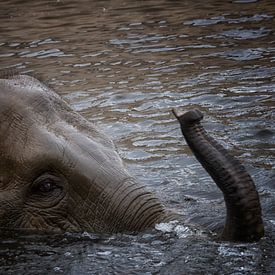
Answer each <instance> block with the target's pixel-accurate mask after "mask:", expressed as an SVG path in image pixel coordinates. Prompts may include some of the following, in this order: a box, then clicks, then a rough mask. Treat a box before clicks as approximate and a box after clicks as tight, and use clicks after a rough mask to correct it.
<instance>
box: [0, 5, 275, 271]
mask: <svg viewBox="0 0 275 275" xmlns="http://www.w3.org/2000/svg"><path fill="white" fill-rule="evenodd" d="M274 16H275V4H274V1H272V0H270V1H264V0H263V1H253V0H250V1H249V0H236V1H214V0H212V1H164V0H163V1H119V0H113V1H61V0H60V1H41V0H38V1H20V0H17V1H15V0H14V1H8V0H7V1H5V0H2V1H1V2H0V23H1V24H0V34H1V36H0V68H1V69H3V68H17V69H19V70H20V71H21V72H25V73H29V74H31V75H33V76H36V77H38V78H40V79H42V80H43V81H44V82H46V83H47V84H48V85H50V86H51V87H53V88H54V89H55V90H57V91H58V92H59V93H60V94H61V95H63V97H65V98H66V99H67V100H68V101H69V103H70V104H71V106H72V107H73V108H74V109H75V110H77V111H79V112H80V113H82V114H83V115H84V116H85V117H86V118H88V119H89V120H91V121H94V122H96V123H97V124H98V125H99V126H100V127H101V128H102V129H103V130H104V131H105V132H107V133H109V134H110V135H111V136H112V138H113V139H114V141H115V142H116V144H117V145H118V148H119V151H120V154H121V156H122V158H123V159H124V161H125V163H126V164H127V165H128V167H129V169H130V170H131V172H132V173H133V174H135V175H136V176H137V177H138V178H139V179H140V180H141V181H144V182H146V183H147V184H148V185H149V186H150V188H151V189H153V190H154V191H155V192H156V193H157V194H158V196H159V197H160V198H161V199H162V200H163V201H164V202H165V203H166V205H167V206H169V207H170V208H174V209H176V211H178V212H181V213H182V214H183V215H184V216H186V217H192V216H193V215H194V213H197V214H198V213H199V214H200V215H201V216H202V217H204V219H205V221H206V223H209V220H212V221H213V224H216V223H219V222H222V221H223V218H224V205H223V200H222V196H221V193H220V192H219V191H218V189H217V188H216V186H215V184H214V183H213V182H212V180H211V179H210V178H209V177H208V175H207V174H206V173H205V172H204V171H203V170H202V168H201V167H200V165H199V164H198V163H197V161H196V160H195V159H194V157H193V156H192V155H191V153H190V151H189V149H188V148H187V146H186V145H185V142H184V140H183V139H182V137H181V134H180V131H179V127H178V124H177V122H176V121H175V119H174V118H173V116H172V115H171V112H170V110H171V108H172V107H182V108H183V109H185V110H188V109H191V108H194V107H196V108H199V109H200V110H201V111H203V112H204V114H205V123H204V125H205V127H206V129H207V130H208V131H209V132H210V133H211V135H212V136H214V137H215V138H217V139H218V140H219V141H220V142H221V143H222V144H223V145H224V146H225V147H226V148H227V149H228V150H230V151H231V152H232V153H233V154H235V155H236V156H238V157H239V158H240V159H241V161H243V163H244V164H245V165H246V166H247V168H248V170H249V171H250V173H251V174H252V176H253V178H254V180H255V182H256V185H257V187H258V190H259V193H260V198H261V202H262V205H263V214H264V220H265V224H266V228H267V233H266V237H265V238H264V239H263V240H262V241H260V242H259V243H257V244H230V243H218V242H214V241H213V240H212V239H211V237H210V236H209V234H207V232H203V231H201V230H196V228H195V229H194V228H193V229H191V228H189V227H185V226H184V225H182V224H168V225H167V224H166V225H163V226H159V227H157V229H155V230H151V231H149V232H145V233H143V234H140V235H137V236H128V235H114V236H108V235H107V236H106V235H103V236H98V235H93V234H79V235H78V234H77V235H70V234H65V235H64V236H34V235H21V234H15V233H14V234H6V233H5V234H3V233H2V236H1V240H0V273H1V274H155V273H161V274H274V272H275V252H274V250H275V229H274V226H275V174H274V167H275V152H274V151H275V149H274V148H275V146H274V145H275V127H274V125H275V122H274V121H275V111H274V110H275V103H274V91H275V84H274V76H275V67H274V62H275V59H274V52H275V37H274V24H275V22H274V21H275V20H274ZM163 231H165V232H163Z"/></svg>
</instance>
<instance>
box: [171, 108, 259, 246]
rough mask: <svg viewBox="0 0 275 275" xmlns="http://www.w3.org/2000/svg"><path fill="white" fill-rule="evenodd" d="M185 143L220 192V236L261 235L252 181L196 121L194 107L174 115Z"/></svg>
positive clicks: (232, 238) (255, 237) (255, 238)
mask: <svg viewBox="0 0 275 275" xmlns="http://www.w3.org/2000/svg"><path fill="white" fill-rule="evenodd" d="M173 113H174V115H175V116H176V117H177V119H178V121H179V122H180V125H181V130H182V133H183V135H184V137H185V139H186V142H187V144H188V145H189V147H190V148H191V150H192V151H193V153H194V155H195V156H196V158H197V159H198V161H199V162H200V163H201V164H202V166H203V167H204V168H205V169H206V171H207V172H208V173H209V174H210V176H211V177H212V178H213V180H214V181H215V182H216V184H217V185H218V187H219V188H220V189H221V191H222V192H223V195H224V199H225V204H226V210H227V217H226V223H225V227H224V229H223V232H222V235H221V239H222V240H226V241H244V242H253V241H258V240H259V239H260V238H261V237H262V236H263V235H264V226H263V221H262V215H261V205H260V201H259V196H258V192H257V190H256V187H255V184H254V182H253V180H252V178H251V177H250V175H249V174H248V173H247V172H246V170H245V168H244V166H243V165H242V164H241V163H240V162H239V161H238V160H237V159H236V158H234V157H233V156H231V155H230V154H229V153H228V152H227V151H226V150H225V149H224V148H223V147H222V146H221V145H220V144H218V143H217V142H216V141H215V140H214V139H213V138H211V137H209V136H208V135H207V133H206V131H205V130H204V129H203V127H202V126H201V124H200V120H202V118H203V115H202V113H201V112H200V111H198V110H191V111H189V112H187V113H184V114H178V113H177V112H176V111H175V110H173Z"/></svg>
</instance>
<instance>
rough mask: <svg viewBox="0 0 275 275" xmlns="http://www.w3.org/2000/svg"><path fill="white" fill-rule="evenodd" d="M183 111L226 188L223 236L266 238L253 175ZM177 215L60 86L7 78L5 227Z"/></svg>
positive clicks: (1, 120)
mask: <svg viewBox="0 0 275 275" xmlns="http://www.w3.org/2000/svg"><path fill="white" fill-rule="evenodd" d="M198 114H199V115H198ZM175 115H176V117H177V118H178V120H179V122H180V124H181V128H182V131H183V134H184V135H185V138H186V139H187V142H188V144H189V145H190V147H191V149H192V150H193V151H194V153H195V155H196V157H197V158H198V159H199V161H200V162H201V163H202V165H203V166H204V167H205V168H206V170H207V171H208V172H209V173H210V175H211V176H212V177H213V179H214V180H215V181H216V183H217V184H218V186H219V187H220V188H221V190H222V191H223V192H224V196H225V202H226V207H227V221H226V225H225V229H224V231H223V233H222V239H224V240H233V241H234V240H236V241H255V240H259V239H260V238H261V237H262V235H263V232H264V230H263V224H262V219H261V208H260V203H259V198H258V194H257V191H256V189H255V186H254V184H253V182H252V180H251V178H250V177H249V175H248V174H247V173H246V171H245V170H244V169H243V167H242V166H241V165H240V164H239V162H238V161H237V160H235V159H234V158H232V157H228V156H227V155H226V156H225V157H224V158H223V157H221V155H224V152H225V151H223V150H224V149H223V148H222V147H221V146H220V145H217V144H216V143H215V144H214V142H213V141H212V140H210V138H209V137H208V136H207V135H206V133H205V132H203V129H202V128H201V126H200V122H199V120H200V119H201V118H202V117H201V116H200V113H199V112H198V111H191V112H188V113H186V114H183V115H179V114H177V113H176V112H175ZM198 137H199V138H198ZM199 148H201V149H199ZM201 150H202V151H201ZM204 152H205V153H204ZM204 154H206V155H204ZM211 154H212V155H211ZM219 154H220V155H219ZM209 155H211V157H210V158H209V157H207V156H209ZM218 155H219V156H218ZM222 175H223V176H222ZM239 210H240V211H239ZM176 216H177V214H173V213H171V212H170V211H169V210H166V208H165V207H164V206H163V204H162V203H161V202H160V201H159V199H158V198H157V197H156V196H155V195H154V194H153V193H151V192H150V191H148V190H147V188H146V187H145V186H143V185H142V184H140V183H138V182H137V181H136V180H135V179H134V178H133V177H132V176H131V175H130V174H129V173H128V172H127V170H126V169H125V167H124V165H123V163H122V161H121V159H120V157H119V155H118V154H117V152H116V150H115V147H114V145H113V143H112V141H111V140H110V139H109V137H108V136H106V135H105V134H104V133H102V132H101V131H100V130H98V129H97V128H96V127H95V126H94V125H93V124H92V123H90V122H88V121H87V120H85V119H84V118H83V117H82V116H81V115H79V114H78V113H76V112H74V111H73V110H72V109H71V108H70V107H69V106H68V105H67V103H66V102H65V101H63V100H62V99H61V98H60V96H58V95H57V94H56V93H55V92H54V91H52V90H51V89H49V88H48V87H47V86H45V85H44V84H42V83H41V82H39V81H38V80H36V79H34V78H32V77H29V76H23V75H17V76H11V77H6V78H4V79H1V80H0V228H8V229H33V230H38V231H61V232H63V231H91V232H109V233H110V232H133V231H141V230H144V229H146V228H148V227H152V226H153V225H154V224H156V223H159V222H163V221H169V220H172V219H175V217H176Z"/></svg>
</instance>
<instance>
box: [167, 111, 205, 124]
mask: <svg viewBox="0 0 275 275" xmlns="http://www.w3.org/2000/svg"><path fill="white" fill-rule="evenodd" d="M172 112H173V114H174V116H175V117H176V118H177V119H178V121H179V122H180V124H181V125H185V124H192V123H196V122H199V121H200V120H202V119H203V114H202V112H201V111H200V110H198V109H193V110H190V111H187V112H185V113H183V112H180V111H178V110H177V109H175V108H173V109H172Z"/></svg>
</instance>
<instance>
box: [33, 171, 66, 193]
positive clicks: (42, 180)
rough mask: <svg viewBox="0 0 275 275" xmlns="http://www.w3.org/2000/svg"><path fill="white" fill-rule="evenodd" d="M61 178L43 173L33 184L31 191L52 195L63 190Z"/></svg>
mask: <svg viewBox="0 0 275 275" xmlns="http://www.w3.org/2000/svg"><path fill="white" fill-rule="evenodd" d="M62 189H63V188H62V184H61V179H60V178H58V177H57V176H55V175H51V174H43V175H41V176H40V177H38V178H37V179H36V180H35V181H34V182H33V184H32V186H31V193H32V194H38V195H50V194H51V193H54V192H60V191H62Z"/></svg>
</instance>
